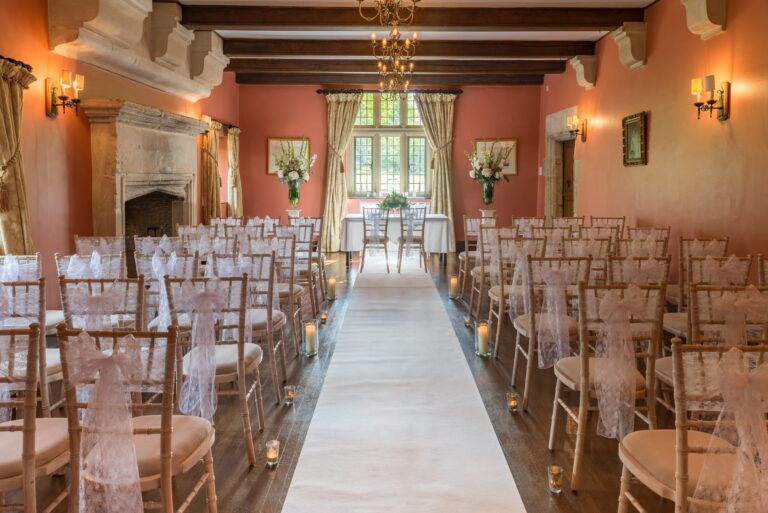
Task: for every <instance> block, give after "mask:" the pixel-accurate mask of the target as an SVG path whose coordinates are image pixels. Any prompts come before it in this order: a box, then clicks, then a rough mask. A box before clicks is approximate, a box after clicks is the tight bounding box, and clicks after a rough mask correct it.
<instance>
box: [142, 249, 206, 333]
mask: <svg viewBox="0 0 768 513" xmlns="http://www.w3.org/2000/svg"><path fill="white" fill-rule="evenodd" d="M134 258H135V260H136V273H137V274H138V275H139V276H143V277H144V288H145V293H144V311H145V313H144V319H145V320H146V321H147V326H148V328H149V329H151V330H153V329H156V325H157V322H158V321H159V318H158V315H159V314H160V312H159V308H160V294H161V290H162V289H163V288H164V287H165V276H158V275H157V269H155V266H154V261H155V259H158V260H159V261H160V262H161V263H162V264H163V266H167V265H168V264H169V262H171V261H172V260H173V262H174V265H175V266H176V267H177V268H178V271H179V272H180V273H181V275H182V276H185V277H189V278H193V277H195V276H199V274H200V257H199V255H198V254H197V253H192V254H183V253H179V254H176V255H175V256H171V255H167V254H158V255H157V256H155V255H145V254H140V253H136V254H135V255H134Z"/></svg>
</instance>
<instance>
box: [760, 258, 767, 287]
mask: <svg viewBox="0 0 768 513" xmlns="http://www.w3.org/2000/svg"><path fill="white" fill-rule="evenodd" d="M757 285H758V286H759V287H768V266H766V265H765V257H764V256H763V255H762V254H760V255H757Z"/></svg>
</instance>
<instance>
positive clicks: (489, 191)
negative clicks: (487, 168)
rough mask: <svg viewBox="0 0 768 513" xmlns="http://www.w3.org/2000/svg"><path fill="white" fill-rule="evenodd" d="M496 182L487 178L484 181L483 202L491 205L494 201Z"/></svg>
mask: <svg viewBox="0 0 768 513" xmlns="http://www.w3.org/2000/svg"><path fill="white" fill-rule="evenodd" d="M495 185H496V182H494V181H493V180H486V181H484V182H483V203H485V204H486V205H490V204H491V203H493V187H494V186H495Z"/></svg>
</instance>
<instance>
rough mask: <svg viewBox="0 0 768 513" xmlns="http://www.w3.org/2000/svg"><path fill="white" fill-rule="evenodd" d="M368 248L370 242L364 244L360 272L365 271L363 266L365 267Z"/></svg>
mask: <svg viewBox="0 0 768 513" xmlns="http://www.w3.org/2000/svg"><path fill="white" fill-rule="evenodd" d="M367 249H368V244H363V250H362V251H361V252H360V274H362V273H363V267H365V251H366V250H367Z"/></svg>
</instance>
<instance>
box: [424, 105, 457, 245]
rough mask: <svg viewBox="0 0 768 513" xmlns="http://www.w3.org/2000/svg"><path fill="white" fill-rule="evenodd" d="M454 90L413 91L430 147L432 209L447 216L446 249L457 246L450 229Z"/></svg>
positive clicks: (451, 222)
mask: <svg viewBox="0 0 768 513" xmlns="http://www.w3.org/2000/svg"><path fill="white" fill-rule="evenodd" d="M455 101H456V95H455V94H444V93H422V94H416V105H417V106H418V109H419V114H420V115H421V119H422V121H423V123H424V132H426V134H427V140H429V146H430V147H431V148H432V153H433V158H432V213H433V214H445V215H447V216H448V225H449V230H448V234H449V244H448V250H449V251H455V250H456V240H455V237H454V233H453V195H452V189H453V187H452V185H451V183H452V182H451V172H452V166H451V155H452V150H453V105H454V102H455Z"/></svg>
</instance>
